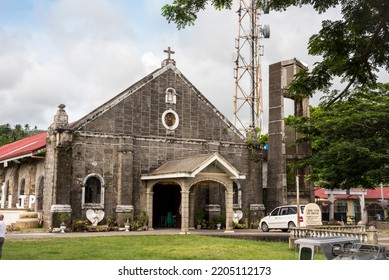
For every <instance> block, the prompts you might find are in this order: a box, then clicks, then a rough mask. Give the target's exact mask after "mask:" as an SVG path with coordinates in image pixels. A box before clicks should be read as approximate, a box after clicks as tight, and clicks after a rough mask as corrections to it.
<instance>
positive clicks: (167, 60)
mask: <svg viewBox="0 0 389 280" xmlns="http://www.w3.org/2000/svg"><path fill="white" fill-rule="evenodd" d="M163 52H164V53H167V59H165V60H163V61H162V66H166V65H168V64H169V63H171V64H173V65H176V62H175V61H174V59H172V58H171V55H172V54H174V53H175V52H174V51H172V50H171V48H170V47H168V48H167V50H163Z"/></svg>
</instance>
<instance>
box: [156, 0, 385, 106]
mask: <svg viewBox="0 0 389 280" xmlns="http://www.w3.org/2000/svg"><path fill="white" fill-rule="evenodd" d="M257 2H258V5H259V7H262V9H266V10H268V9H273V10H276V11H282V10H285V9H287V8H288V7H291V6H302V5H311V6H312V7H313V8H314V9H315V10H316V11H317V12H318V13H325V12H326V11H328V10H329V9H330V8H332V7H335V6H339V7H340V10H341V14H342V19H341V20H335V21H330V20H325V21H323V22H322V29H321V30H320V31H319V33H318V34H315V35H313V36H312V37H311V38H310V40H309V43H308V51H309V54H311V55H320V56H322V61H321V62H318V63H316V64H315V65H314V67H313V69H312V70H311V71H308V70H306V71H300V72H299V73H298V75H297V76H296V79H295V81H294V82H293V83H292V85H291V86H290V88H289V94H291V96H294V97H295V98H298V97H301V96H309V97H311V96H312V95H313V94H314V93H315V92H316V91H322V92H324V93H325V94H327V95H328V97H329V98H328V102H329V103H330V104H331V103H333V102H335V101H337V100H339V99H342V98H345V97H347V96H348V95H349V94H350V93H351V92H352V91H353V89H354V88H356V87H358V86H365V85H368V86H374V84H375V83H376V81H377V73H378V72H379V69H380V68H381V69H382V68H384V69H386V70H387V71H389V55H388V52H389V1H387V0H354V1H346V0H273V1H269V0H258V1H257ZM232 3H233V0H174V1H173V3H172V4H171V5H165V6H164V7H162V15H163V16H164V17H165V18H166V19H167V20H168V21H169V22H172V21H173V22H175V23H176V24H177V27H178V29H180V28H184V27H185V26H188V25H193V24H194V22H195V20H196V18H197V14H198V13H199V12H200V11H201V10H204V9H205V8H206V7H207V4H211V5H212V6H213V7H214V8H216V9H218V10H220V9H231V7H232ZM335 77H340V78H341V80H342V82H343V83H344V85H345V87H344V89H343V90H341V91H340V90H333V91H332V92H330V88H331V86H332V84H333V79H334V78H335Z"/></svg>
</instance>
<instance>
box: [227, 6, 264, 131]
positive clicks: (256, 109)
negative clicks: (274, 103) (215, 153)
mask: <svg viewBox="0 0 389 280" xmlns="http://www.w3.org/2000/svg"><path fill="white" fill-rule="evenodd" d="M264 3H266V1H257V0H240V5H239V10H238V11H237V13H238V16H239V29H238V30H239V31H238V37H237V38H236V39H235V56H234V62H235V68H234V79H235V92H234V98H233V101H234V122H235V125H236V126H237V127H238V128H239V129H242V130H244V131H246V132H247V131H251V130H253V129H254V128H256V127H259V128H260V129H262V127H263V106H262V102H263V101H262V74H261V56H262V55H263V46H262V45H261V44H260V41H261V39H263V38H269V37H270V28H269V26H268V25H264V26H261V25H260V16H261V12H264V13H268V9H267V8H266V4H264ZM261 8H262V9H261Z"/></svg>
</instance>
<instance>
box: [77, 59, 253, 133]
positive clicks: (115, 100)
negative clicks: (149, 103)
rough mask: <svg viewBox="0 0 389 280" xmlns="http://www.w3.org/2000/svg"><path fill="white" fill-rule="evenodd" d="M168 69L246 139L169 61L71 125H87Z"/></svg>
mask: <svg viewBox="0 0 389 280" xmlns="http://www.w3.org/2000/svg"><path fill="white" fill-rule="evenodd" d="M168 70H172V71H174V73H175V74H176V75H177V76H178V77H180V78H181V79H182V80H183V81H184V82H185V83H186V84H187V85H188V86H189V87H190V88H191V90H192V91H193V92H194V93H195V94H196V95H197V97H198V98H199V99H201V100H202V101H203V102H204V103H205V104H206V105H207V106H208V107H210V108H211V110H212V111H213V112H214V113H215V114H216V115H217V116H218V117H219V118H220V119H221V120H222V121H223V122H224V123H225V124H226V125H227V126H228V127H229V128H230V129H231V130H233V131H234V133H236V134H237V135H238V136H239V138H240V139H242V140H243V141H244V140H245V139H246V138H245V136H244V135H243V134H242V133H241V132H240V131H239V129H237V128H236V127H235V126H234V125H233V124H232V123H231V122H230V121H229V120H228V119H227V118H226V117H225V116H224V115H223V114H222V113H221V112H220V111H219V110H218V109H217V108H216V107H215V106H214V105H213V104H212V103H211V102H210V101H209V100H208V99H207V98H206V97H205V96H204V95H203V94H202V93H201V92H200V91H199V90H198V89H197V88H196V87H195V86H194V85H193V84H192V83H191V82H190V81H189V80H188V79H187V78H186V77H185V76H184V75H183V74H182V73H181V72H180V71H179V70H178V68H177V67H176V66H175V65H174V64H173V63H167V64H166V65H165V66H163V67H161V68H159V69H157V70H155V71H154V72H152V73H150V74H149V75H147V76H146V77H144V78H143V79H141V80H139V81H138V82H136V83H135V84H133V85H132V86H130V87H129V88H127V89H126V90H124V91H123V92H121V93H119V94H118V95H116V96H115V97H113V98H112V99H110V100H109V101H107V102H106V103H104V104H103V105H101V106H100V107H98V108H96V109H95V110H93V111H92V112H90V113H89V114H87V115H85V116H84V117H83V118H81V119H80V120H78V121H76V122H74V123H72V124H70V127H71V128H73V129H80V128H82V127H83V126H85V125H87V124H88V123H89V122H91V121H93V120H94V119H96V118H98V117H99V116H101V115H102V114H104V113H105V112H107V111H108V110H110V109H111V108H113V107H114V106H115V105H117V104H119V103H120V102H122V101H123V100H124V99H126V98H127V97H128V96H130V95H132V94H133V93H135V92H137V91H138V90H140V89H141V88H142V87H144V86H145V85H147V84H148V83H150V82H151V81H153V80H155V79H156V78H157V77H159V76H160V75H162V74H164V73H165V72H167V71H168Z"/></svg>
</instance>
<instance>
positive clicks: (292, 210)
mask: <svg viewBox="0 0 389 280" xmlns="http://www.w3.org/2000/svg"><path fill="white" fill-rule="evenodd" d="M304 208H305V205H300V226H301V227H304V226H305V224H304V220H303V214H304ZM259 225H260V227H261V229H262V231H265V232H266V231H269V230H271V229H281V230H282V231H285V232H286V231H289V230H290V229H292V228H294V227H296V225H297V205H282V206H279V207H276V208H275V209H274V210H273V211H271V212H270V214H269V215H267V216H266V217H264V218H262V219H261V221H260V222H259Z"/></svg>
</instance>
